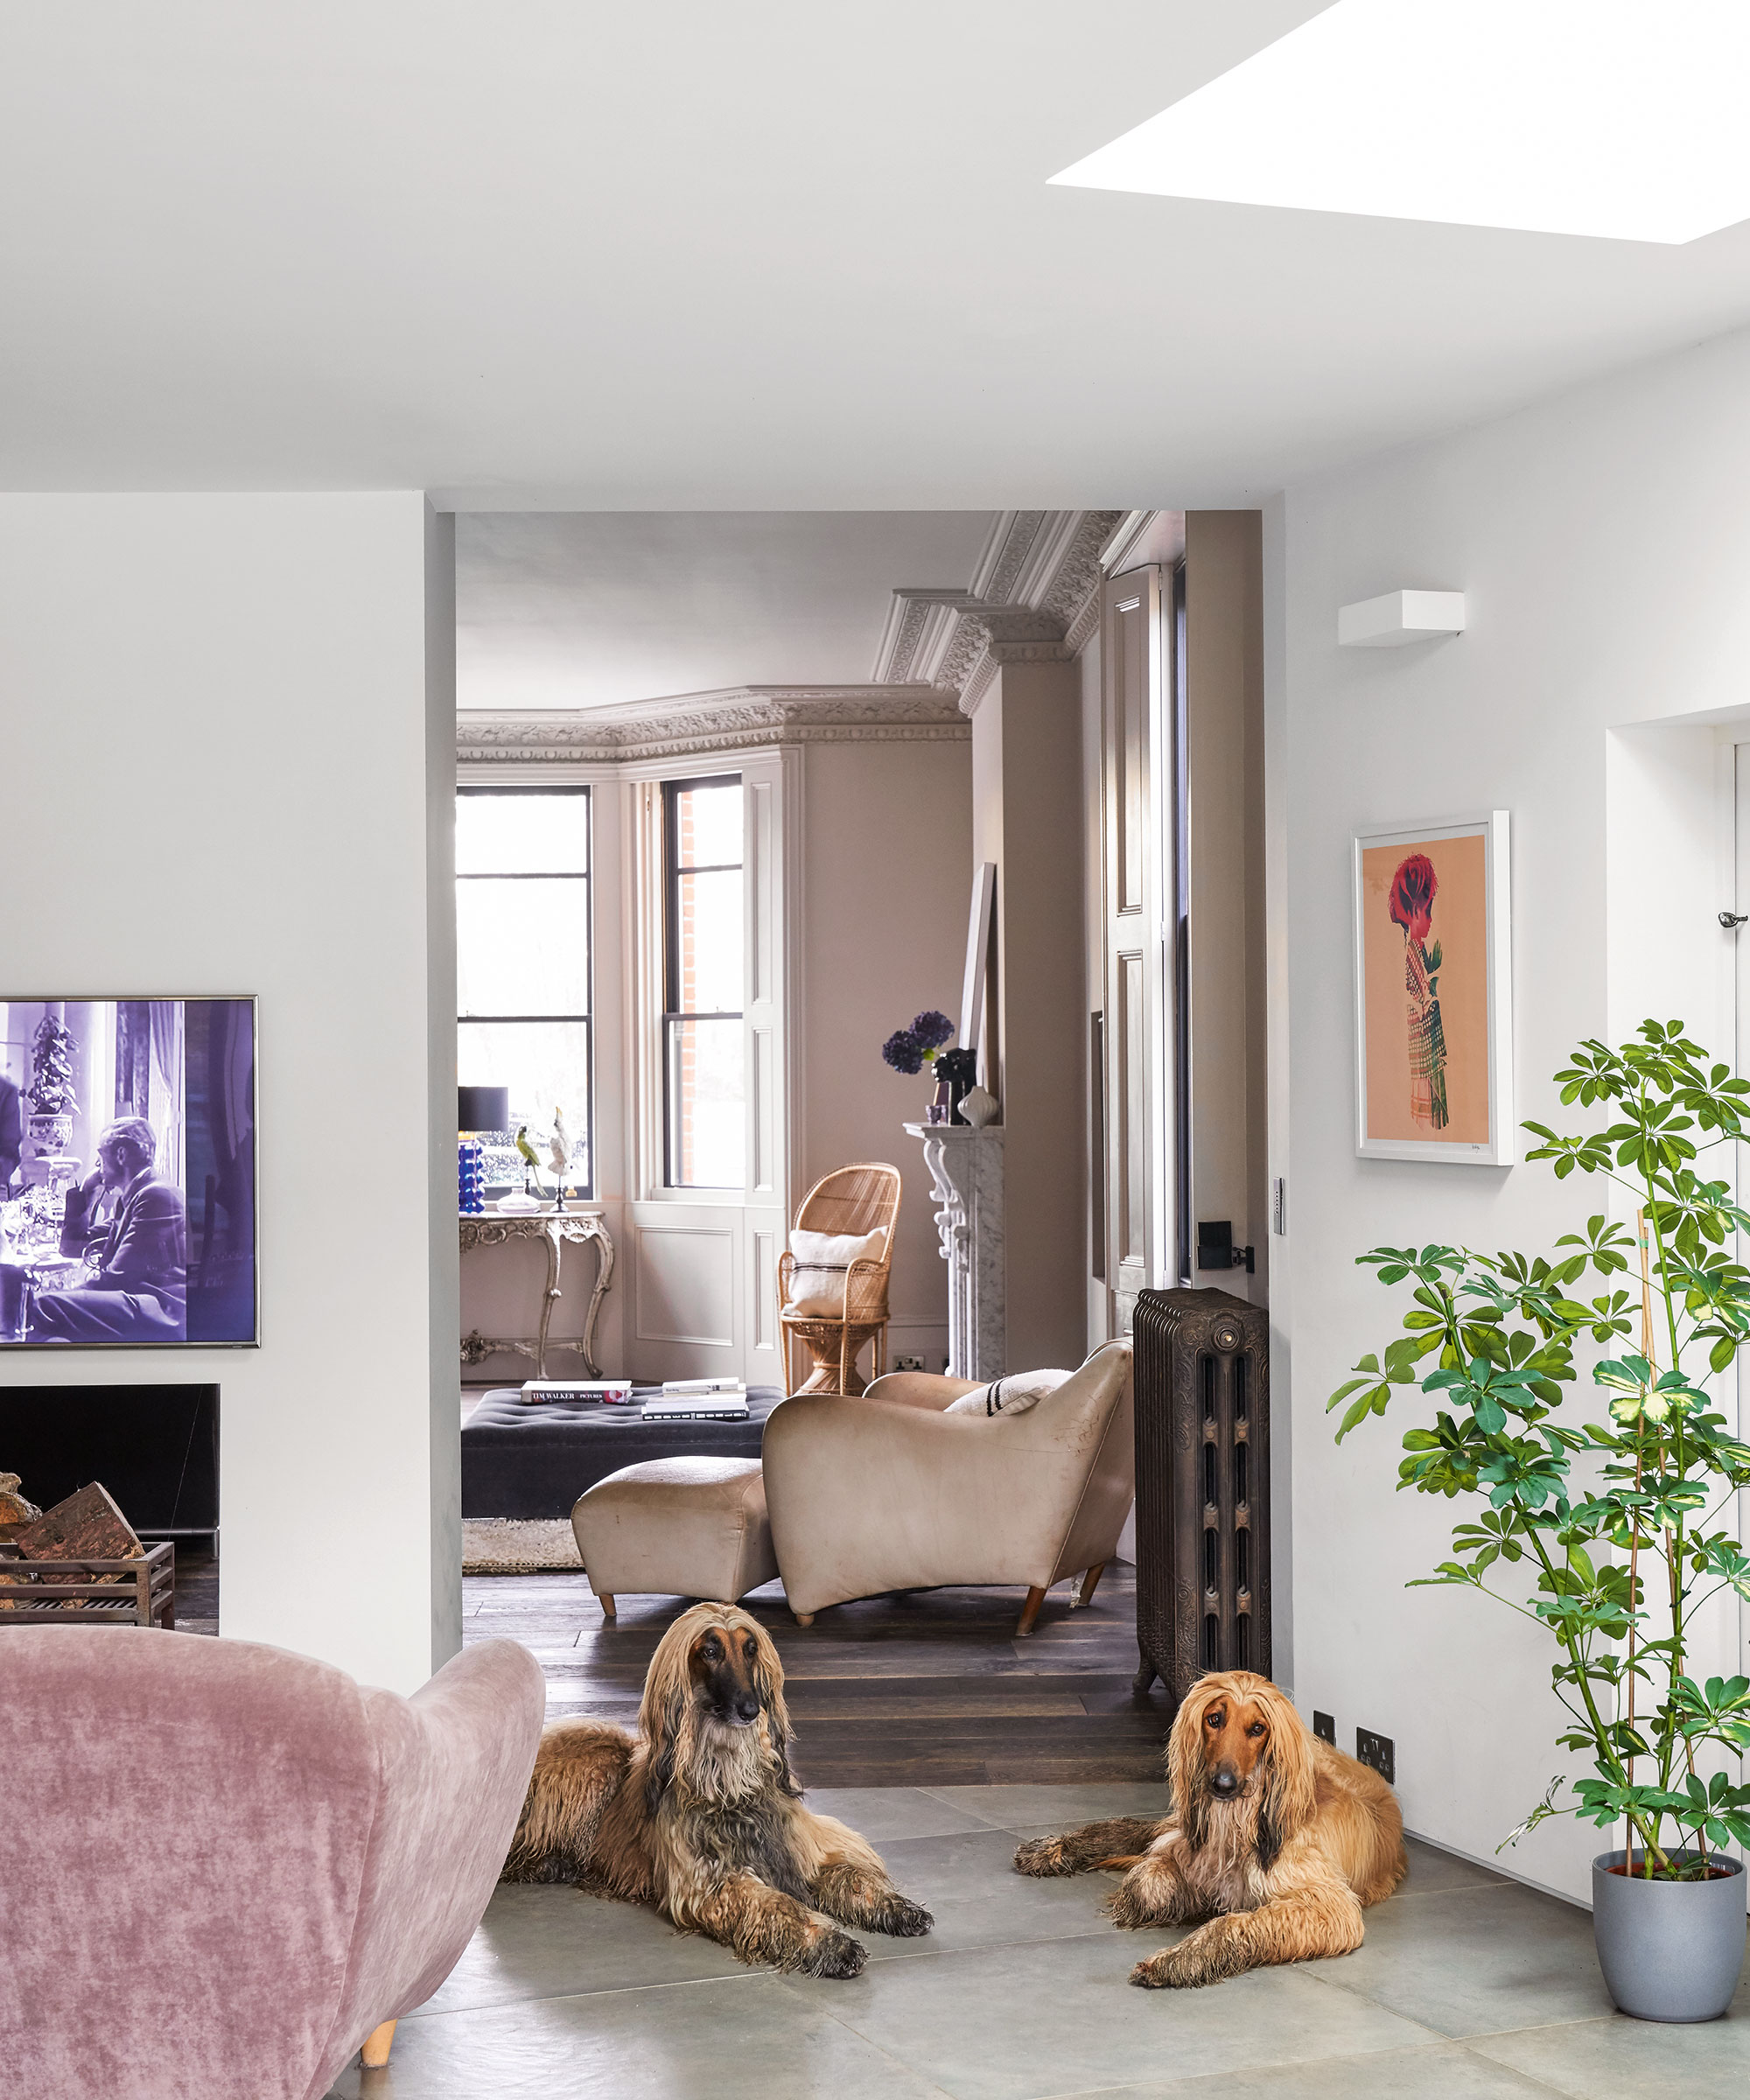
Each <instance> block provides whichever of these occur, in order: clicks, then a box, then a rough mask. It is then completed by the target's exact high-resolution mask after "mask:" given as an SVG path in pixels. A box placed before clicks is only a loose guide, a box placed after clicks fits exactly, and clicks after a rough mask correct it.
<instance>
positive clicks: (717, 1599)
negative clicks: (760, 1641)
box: [571, 1458, 778, 1619]
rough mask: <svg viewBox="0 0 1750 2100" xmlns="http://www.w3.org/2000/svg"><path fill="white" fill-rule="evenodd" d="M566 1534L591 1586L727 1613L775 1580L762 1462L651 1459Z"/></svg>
mask: <svg viewBox="0 0 1750 2100" xmlns="http://www.w3.org/2000/svg"><path fill="white" fill-rule="evenodd" d="M571 1529H572V1530H573V1531H574V1532H575V1533H576V1534H577V1551H578V1552H579V1553H580V1554H581V1555H582V1556H583V1562H584V1572H586V1573H587V1575H588V1576H589V1579H590V1587H591V1589H592V1590H593V1591H594V1592H595V1593H596V1595H597V1597H598V1599H599V1600H600V1601H601V1607H602V1611H603V1614H605V1616H606V1617H607V1618H609V1619H612V1618H613V1616H614V1607H613V1600H614V1599H615V1598H616V1597H617V1596H619V1595H621V1594H622V1593H630V1594H634V1595H637V1594H641V1593H655V1594H657V1595H660V1596H665V1597H698V1598H703V1599H705V1600H708V1601H710V1602H711V1603H714V1604H733V1603H734V1602H735V1600H737V1598H739V1597H741V1596H745V1595H746V1593H747V1592H748V1591H749V1590H757V1589H758V1588H759V1587H760V1584H761V1583H762V1582H770V1581H771V1580H772V1579H773V1577H774V1575H776V1574H777V1572H778V1559H777V1556H776V1555H775V1554H774V1552H773V1551H772V1527H771V1525H770V1524H769V1523H767V1521H766V1486H765V1482H764V1481H763V1480H762V1479H761V1477H760V1461H759V1460H758V1459H705V1458H699V1459H650V1460H646V1462H645V1463H644V1464H643V1465H641V1466H625V1467H621V1468H620V1471H619V1472H618V1473H611V1474H609V1475H608V1476H607V1478H606V1480H605V1481H597V1482H596V1484H595V1486H594V1487H593V1488H591V1489H590V1490H589V1491H588V1492H587V1494H585V1495H581V1496H580V1497H579V1498H578V1501H577V1506H576V1507H575V1508H574V1509H572V1511H571Z"/></svg>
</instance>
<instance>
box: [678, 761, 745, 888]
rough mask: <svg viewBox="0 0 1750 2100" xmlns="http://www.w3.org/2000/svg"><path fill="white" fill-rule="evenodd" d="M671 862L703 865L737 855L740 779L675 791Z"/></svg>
mask: <svg viewBox="0 0 1750 2100" xmlns="http://www.w3.org/2000/svg"><path fill="white" fill-rule="evenodd" d="M674 850H675V865H676V867H677V868H706V867H714V866H718V865H721V864H723V863H725V862H730V861H733V862H736V863H738V864H739V861H740V859H741V782H740V781H728V782H727V783H725V786H723V787H721V788H676V791H675V842H674Z"/></svg>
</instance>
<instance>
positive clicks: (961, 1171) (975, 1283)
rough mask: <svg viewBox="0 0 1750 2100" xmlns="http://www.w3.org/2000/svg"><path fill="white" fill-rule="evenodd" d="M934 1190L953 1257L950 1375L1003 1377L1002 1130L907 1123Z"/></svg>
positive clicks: (947, 1253) (947, 1257)
mask: <svg viewBox="0 0 1750 2100" xmlns="http://www.w3.org/2000/svg"><path fill="white" fill-rule="evenodd" d="M905 1127H906V1131H907V1134H908V1135H909V1136H911V1137H913V1138H918V1139H920V1140H921V1142H922V1145H923V1148H924V1165H925V1166H927V1167H928V1169H929V1177H930V1180H931V1182H932V1184H933V1185H934V1187H935V1198H936V1203H937V1206H938V1208H937V1210H936V1214H935V1222H936V1229H937V1231H938V1232H939V1233H940V1235H941V1236H942V1260H943V1261H945V1262H946V1263H947V1264H948V1370H949V1376H950V1377H951V1378H1000V1377H1001V1376H1002V1375H1003V1373H1004V1372H1005V1370H1006V1369H1008V1365H1007V1363H1006V1362H1005V1349H1006V1335H1007V1327H1008V1317H1007V1306H1006V1300H1005V1280H1004V1278H1005V1261H1004V1249H1003V1131H1002V1130H1001V1128H1000V1127H999V1126H997V1125H995V1124H986V1125H985V1127H984V1129H983V1130H982V1131H975V1130H973V1129H972V1128H971V1127H970V1125H962V1124H928V1123H908V1124H907V1125H906V1126H905Z"/></svg>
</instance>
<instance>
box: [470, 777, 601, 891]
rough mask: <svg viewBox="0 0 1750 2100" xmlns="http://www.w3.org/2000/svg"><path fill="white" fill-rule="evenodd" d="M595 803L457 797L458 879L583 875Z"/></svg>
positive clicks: (580, 798) (564, 798) (581, 797)
mask: <svg viewBox="0 0 1750 2100" xmlns="http://www.w3.org/2000/svg"><path fill="white" fill-rule="evenodd" d="M589 865H590V798H589V795H588V794H587V792H584V793H581V794H571V795H531V794H523V793H516V794H507V795H458V796H457V797H456V872H457V873H458V875H571V874H576V875H584V874H587V873H588V872H589Z"/></svg>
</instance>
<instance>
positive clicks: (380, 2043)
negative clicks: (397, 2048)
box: [359, 2019, 395, 2071]
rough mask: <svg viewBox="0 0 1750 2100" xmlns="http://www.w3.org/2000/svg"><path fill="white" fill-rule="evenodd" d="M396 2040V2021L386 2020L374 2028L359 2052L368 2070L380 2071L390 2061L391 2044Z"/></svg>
mask: <svg viewBox="0 0 1750 2100" xmlns="http://www.w3.org/2000/svg"><path fill="white" fill-rule="evenodd" d="M394 2040H395V2022H394V2021H393V2020H392V2019H386V2020H384V2022H383V2023H382V2025H381V2026H380V2027H377V2028H374V2029H373V2031H372V2032H371V2033H370V2034H369V2035H367V2037H366V2040H365V2046H364V2047H363V2048H362V2049H361V2050H360V2052H359V2054H360V2059H361V2061H363V2063H364V2067H365V2068H366V2069H367V2071H380V2070H381V2068H383V2066H384V2064H386V2063H387V2062H388V2052H389V2045H390V2044H391V2043H392V2042H393V2041H394Z"/></svg>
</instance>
